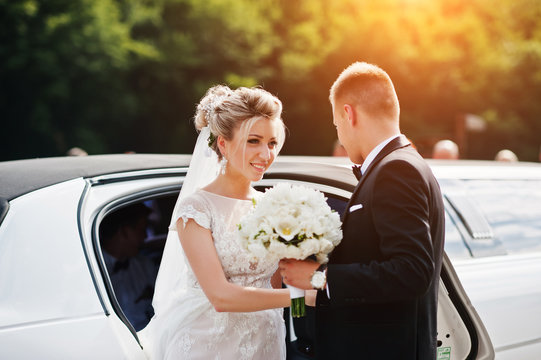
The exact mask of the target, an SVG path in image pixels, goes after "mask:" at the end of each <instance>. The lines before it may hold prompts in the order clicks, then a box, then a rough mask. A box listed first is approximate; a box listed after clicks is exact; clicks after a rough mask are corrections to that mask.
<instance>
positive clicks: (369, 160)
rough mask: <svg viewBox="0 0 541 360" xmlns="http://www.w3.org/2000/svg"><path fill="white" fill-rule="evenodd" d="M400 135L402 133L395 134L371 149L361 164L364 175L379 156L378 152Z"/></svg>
mask: <svg viewBox="0 0 541 360" xmlns="http://www.w3.org/2000/svg"><path fill="white" fill-rule="evenodd" d="M399 136H400V134H398V135H393V136H391V137H390V138H387V139H385V140H383V141H382V142H380V143H379V144H378V146H376V147H375V148H373V149H372V151H370V154H368V156H367V157H366V159H364V161H363V164H362V165H361V174H363V175H364V173H365V172H366V169H368V166H370V164H371V163H372V161H374V159H375V158H376V156H378V154H379V153H380V151H381V150H382V149H383V148H384V147H385V145H387V144H388V143H390V142H391V141H393V140H394V139H396V138H397V137H399Z"/></svg>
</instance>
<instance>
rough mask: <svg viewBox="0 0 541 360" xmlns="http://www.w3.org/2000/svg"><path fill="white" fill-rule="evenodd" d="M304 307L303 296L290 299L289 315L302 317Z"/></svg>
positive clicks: (304, 312) (304, 311) (304, 310)
mask: <svg viewBox="0 0 541 360" xmlns="http://www.w3.org/2000/svg"><path fill="white" fill-rule="evenodd" d="M305 315H306V309H305V306H304V297H300V298H296V299H291V316H292V317H294V318H300V317H304V316H305Z"/></svg>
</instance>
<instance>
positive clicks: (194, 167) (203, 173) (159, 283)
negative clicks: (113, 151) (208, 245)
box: [152, 126, 220, 315]
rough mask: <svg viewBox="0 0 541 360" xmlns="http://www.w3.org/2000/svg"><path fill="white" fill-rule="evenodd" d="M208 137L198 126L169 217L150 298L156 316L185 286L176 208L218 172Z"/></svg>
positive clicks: (207, 132)
mask: <svg viewBox="0 0 541 360" xmlns="http://www.w3.org/2000/svg"><path fill="white" fill-rule="evenodd" d="M209 136H210V130H209V128H208V126H205V127H204V128H203V129H201V132H200V133H199V136H198V138H197V142H196V143H195V148H194V150H193V154H192V158H191V160H190V167H189V168H188V173H187V174H186V177H185V178H184V182H183V184H182V189H181V190H180V194H179V196H178V199H177V202H176V204H175V208H174V210H173V215H172V216H171V223H170V225H169V232H168V233H167V240H166V242H165V247H164V250H163V255H162V261H161V263H160V270H159V271H158V277H157V278H156V285H155V290H154V298H153V299H152V306H153V307H154V312H155V314H156V315H158V314H159V313H161V312H162V311H167V309H168V308H169V307H170V306H171V303H172V302H173V301H175V296H174V294H175V293H178V292H179V291H182V290H183V289H185V288H186V284H185V282H186V257H185V256H184V251H183V250H182V246H181V245H180V239H179V237H178V233H177V229H176V222H177V220H178V218H179V214H178V211H179V205H180V202H181V201H182V199H185V198H186V197H187V196H189V195H191V194H192V193H193V192H194V191H195V190H197V189H198V188H201V187H204V186H205V185H207V184H209V183H210V182H211V181H212V180H214V179H215V178H216V176H217V174H218V170H219V167H220V166H219V162H218V155H217V154H216V152H214V151H213V150H212V149H210V148H209V146H208V139H209Z"/></svg>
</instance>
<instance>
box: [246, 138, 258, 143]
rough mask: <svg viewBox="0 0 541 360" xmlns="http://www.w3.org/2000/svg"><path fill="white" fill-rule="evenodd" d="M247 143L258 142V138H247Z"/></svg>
mask: <svg viewBox="0 0 541 360" xmlns="http://www.w3.org/2000/svg"><path fill="white" fill-rule="evenodd" d="M248 143H249V144H259V139H257V138H254V139H248Z"/></svg>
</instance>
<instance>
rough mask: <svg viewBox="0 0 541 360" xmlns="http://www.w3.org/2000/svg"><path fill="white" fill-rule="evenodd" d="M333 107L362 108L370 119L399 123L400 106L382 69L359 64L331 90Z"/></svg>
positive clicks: (338, 79)
mask: <svg viewBox="0 0 541 360" xmlns="http://www.w3.org/2000/svg"><path fill="white" fill-rule="evenodd" d="M329 99H330V101H331V103H333V104H336V103H337V102H340V103H349V104H352V105H359V106H361V107H362V109H363V110H364V111H365V112H366V113H367V114H368V115H370V116H373V117H377V118H390V119H396V120H398V117H399V115H400V105H399V103H398V97H397V95H396V91H395V89H394V86H393V82H392V81H391V78H390V77H389V75H388V74H387V73H386V72H385V71H384V70H383V69H381V68H380V67H378V66H376V65H372V64H368V63H365V62H355V63H353V64H351V65H350V66H348V67H347V68H346V69H345V70H344V71H342V73H341V74H340V75H339V76H338V78H337V79H336V81H335V82H334V84H333V85H332V87H331V91H330V95H329Z"/></svg>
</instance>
